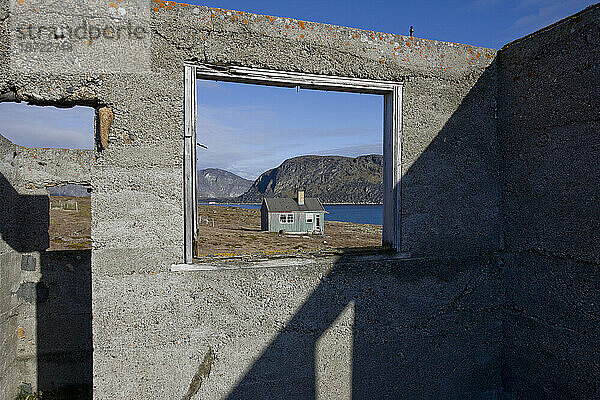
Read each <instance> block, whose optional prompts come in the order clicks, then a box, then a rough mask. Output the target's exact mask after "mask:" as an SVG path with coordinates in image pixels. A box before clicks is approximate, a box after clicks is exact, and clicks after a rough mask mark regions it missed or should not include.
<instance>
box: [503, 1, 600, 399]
mask: <svg viewBox="0 0 600 400" xmlns="http://www.w3.org/2000/svg"><path fill="white" fill-rule="evenodd" d="M599 42H600V7H599V6H598V5H596V6H592V7H590V8H588V9H587V10H585V11H583V12H581V13H579V14H576V15H574V16H572V17H570V18H567V19H565V20H563V21H561V22H559V23H557V24H555V25H553V26H550V27H548V28H546V29H543V30H542V31H539V32H537V33H535V34H532V35H530V36H527V37H525V38H523V39H520V40H518V41H516V42H514V43H511V44H509V45H507V46H505V47H504V48H503V49H502V50H501V51H500V52H499V56H498V58H497V60H498V64H499V77H500V79H499V83H500V85H499V96H500V99H501V101H500V107H499V116H500V118H499V120H500V121H501V124H500V130H499V140H500V148H501V154H502V169H501V171H502V174H501V175H502V194H503V199H504V201H503V211H504V213H503V214H504V240H505V243H506V255H505V259H504V271H505V282H504V286H505V287H506V293H507V299H506V307H505V320H504V321H505V322H504V323H505V336H504V347H505V350H504V356H503V384H504V386H505V388H506V389H507V390H508V391H511V392H514V393H516V394H517V395H518V397H520V398H573V399H575V398H577V399H584V398H585V399H588V398H597V397H599V396H600V384H599V383H598V382H600V367H599V366H598V362H597V360H598V359H599V357H600V352H599V349H600V342H599V339H598V338H600V320H599V317H598V316H599V315H600V290H599V289H600V284H599V282H600V279H599V278H600V275H599V268H598V267H599V265H600V246H599V244H600V207H599V204H600V186H599V185H600V184H599V182H600V164H599V163H598V159H599V158H600V136H599V135H598V132H600V120H599V119H598V105H599V104H600V91H599V90H598V82H600V67H599V65H598V60H599V59H600V47H599V46H598V43H599Z"/></svg>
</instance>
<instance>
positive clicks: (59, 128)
mask: <svg viewBox="0 0 600 400" xmlns="http://www.w3.org/2000/svg"><path fill="white" fill-rule="evenodd" d="M95 113H96V111H95V110H94V108H91V107H82V106H75V107H72V108H57V107H52V106H43V107H40V106H33V105H28V104H25V103H0V121H2V122H1V123H0V134H1V135H2V136H4V137H6V138H7V139H9V140H10V141H12V142H13V143H15V144H18V145H20V146H24V147H31V148H63V149H93V148H94V119H95Z"/></svg>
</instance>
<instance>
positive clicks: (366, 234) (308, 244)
mask: <svg viewBox="0 0 600 400" xmlns="http://www.w3.org/2000/svg"><path fill="white" fill-rule="evenodd" d="M50 204H51V209H50V227H49V229H48V233H49V235H50V248H49V249H48V250H49V251H55V250H85V249H90V248H91V243H92V242H91V237H90V235H91V229H90V225H91V213H90V198H89V197H54V196H51V197H50ZM198 215H199V220H202V222H201V223H200V226H199V236H198V238H197V240H196V257H197V258H199V259H200V260H211V259H215V258H216V259H223V258H241V259H256V258H265V257H278V256H293V255H298V256H301V255H314V254H330V253H334V254H338V253H347V252H364V251H369V250H380V249H381V226H380V225H366V224H353V223H350V222H335V221H325V234H324V235H291V234H283V235H281V234H278V233H271V232H263V231H261V230H260V210H245V209H242V208H238V207H220V206H207V205H200V206H198ZM213 223H214V226H213Z"/></svg>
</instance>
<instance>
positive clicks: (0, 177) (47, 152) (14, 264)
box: [0, 136, 93, 399]
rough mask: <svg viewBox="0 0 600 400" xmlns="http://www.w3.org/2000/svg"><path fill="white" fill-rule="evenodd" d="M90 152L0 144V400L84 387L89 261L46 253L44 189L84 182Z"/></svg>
mask: <svg viewBox="0 0 600 400" xmlns="http://www.w3.org/2000/svg"><path fill="white" fill-rule="evenodd" d="M92 159H93V152H92V151H89V150H63V149H29V148H25V147H21V146H16V145H14V144H13V143H11V142H10V141H8V140H7V139H5V138H4V137H2V136H0V194H1V196H0V235H1V238H0V259H1V260H2V263H1V264H0V313H1V314H0V315H1V317H0V331H1V333H2V336H1V337H2V347H1V348H2V353H1V357H0V358H1V359H2V364H1V365H0V368H1V369H0V371H1V374H0V377H1V378H0V387H1V390H2V392H0V398H1V399H13V398H14V395H15V394H16V392H17V391H18V389H19V386H21V384H24V385H25V387H29V388H30V389H32V390H36V389H43V390H48V389H54V388H57V387H61V386H65V385H75V384H82V383H88V384H91V375H92V371H91V360H92V343H91V255H90V252H89V251H87V252H86V251H84V252H63V251H59V252H47V251H46V249H47V248H48V244H49V242H48V226H49V199H48V193H47V191H46V189H45V187H46V185H58V184H62V183H83V184H89V182H90V165H91V162H92Z"/></svg>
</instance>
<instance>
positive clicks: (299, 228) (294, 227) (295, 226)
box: [268, 211, 325, 233]
mask: <svg viewBox="0 0 600 400" xmlns="http://www.w3.org/2000/svg"><path fill="white" fill-rule="evenodd" d="M279 214H294V222H293V223H291V224H282V223H281V222H279ZM306 214H313V222H312V223H311V224H307V223H306ZM317 215H319V216H320V219H321V232H324V231H325V229H324V221H325V213H324V212H322V211H321V212H307V211H293V212H291V213H279V212H271V213H269V217H268V222H269V228H268V230H269V232H279V231H280V230H282V229H283V230H285V231H286V232H289V233H306V232H308V233H312V232H313V231H314V229H315V225H316V216H317Z"/></svg>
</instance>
